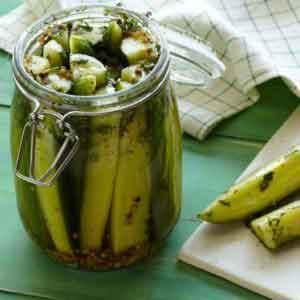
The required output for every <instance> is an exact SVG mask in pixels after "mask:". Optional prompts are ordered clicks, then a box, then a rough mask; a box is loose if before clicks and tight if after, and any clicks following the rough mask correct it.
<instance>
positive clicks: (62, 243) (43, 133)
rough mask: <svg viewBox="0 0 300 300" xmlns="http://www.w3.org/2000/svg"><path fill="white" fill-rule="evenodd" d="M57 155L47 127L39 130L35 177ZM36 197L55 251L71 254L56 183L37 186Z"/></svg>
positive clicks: (61, 200) (47, 166)
mask: <svg viewBox="0 0 300 300" xmlns="http://www.w3.org/2000/svg"><path fill="white" fill-rule="evenodd" d="M56 154H57V144H56V139H55V137H54V136H53V133H52V132H51V131H50V129H49V126H45V128H42V129H39V130H38V132H37V138H36V148H35V159H36V163H35V169H34V171H35V176H37V177H38V178H39V177H40V176H42V175H43V174H44V172H45V171H46V170H47V169H48V168H49V165H50V163H51V162H52V161H54V158H55V156H56ZM36 189H37V195H38V199H39V203H40V207H41V210H42V212H43V216H44V218H45V221H46V224H47V227H48V230H49V232H50V235H51V238H52V240H53V243H54V245H55V247H56V249H57V250H58V251H59V252H62V253H67V254H73V250H72V246H71V243H70V240H69V236H68V230H67V224H66V220H65V216H64V213H63V212H64V210H63V204H62V203H63V199H62V195H61V194H60V190H59V183H58V182H57V181H56V182H55V183H54V184H53V185H52V186H50V187H41V186H37V187H36Z"/></svg>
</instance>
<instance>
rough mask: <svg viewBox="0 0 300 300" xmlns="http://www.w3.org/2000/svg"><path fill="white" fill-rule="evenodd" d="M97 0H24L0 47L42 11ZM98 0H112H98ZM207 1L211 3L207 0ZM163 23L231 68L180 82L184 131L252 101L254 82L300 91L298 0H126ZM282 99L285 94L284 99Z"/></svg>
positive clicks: (6, 21)
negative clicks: (205, 83) (191, 83)
mask: <svg viewBox="0 0 300 300" xmlns="http://www.w3.org/2000/svg"><path fill="white" fill-rule="evenodd" d="M87 2H96V1H82V0H81V1H80V0H24V3H23V4H22V5H21V6H20V7H18V8H17V9H15V10H14V11H12V12H11V13H10V14H9V15H6V16H3V17H2V18H0V48H3V49H4V50H6V51H8V52H11V51H12V49H13V47H14V45H15V43H16V41H17V39H18V36H19V34H20V33H21V32H22V31H23V30H24V28H26V27H27V26H28V25H29V24H31V23H32V22H33V21H34V20H36V19H37V18H38V17H40V16H42V15H43V14H45V13H51V12H52V11H55V10H57V9H59V8H60V7H66V6H69V5H70V4H71V5H72V4H78V3H87ZM98 2H101V3H103V2H107V3H109V2H114V1H109V0H106V1H105V0H102V1H101V0H98ZM208 2H209V5H208V4H207V3H208ZM123 3H124V4H125V6H126V7H129V8H131V9H135V10H137V11H140V12H146V11H149V10H150V11H152V12H153V13H154V17H155V18H157V19H158V20H160V21H161V22H163V23H165V24H172V25H175V26H179V27H181V28H183V29H184V30H186V31H190V32H192V33H194V34H196V35H198V36H199V37H200V38H202V39H204V40H207V41H208V42H209V44H210V45H211V46H212V47H213V49H214V50H215V52H216V53H217V54H218V56H219V58H220V59H221V60H222V61H223V62H224V63H225V65H226V67H227V70H226V73H225V75H224V77H223V78H222V79H219V80H217V81H216V82H214V83H213V84H212V86H210V87H209V88H208V89H206V90H201V89H198V88H190V87H184V86H180V87H177V94H178V95H179V98H180V101H179V107H180V113H181V120H182V126H183V128H184V130H185V132H187V133H189V134H190V135H192V136H194V137H196V138H198V139H203V138H204V137H205V136H206V135H207V134H208V133H209V132H210V131H211V130H212V129H213V128H214V127H215V126H216V125H217V124H218V123H219V122H220V121H221V120H223V119H225V118H228V117H230V116H232V115H233V114H235V113H237V112H239V111H241V110H243V109H245V108H247V107H249V106H251V105H252V104H254V103H255V102H256V101H257V100H258V98H259V95H258V93H257V91H256V89H255V87H256V86H257V85H258V84H260V83H262V82H264V81H267V80H269V79H271V78H274V77H277V76H281V77H282V78H283V79H284V81H285V82H286V84H287V85H288V86H289V87H290V88H291V89H292V90H293V91H294V93H295V94H296V95H298V96H300V89H299V82H300V2H299V0H210V1H208V0H151V1H150V0H126V1H123ZM282 100H283V101H284V99H282Z"/></svg>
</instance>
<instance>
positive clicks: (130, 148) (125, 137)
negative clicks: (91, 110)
mask: <svg viewBox="0 0 300 300" xmlns="http://www.w3.org/2000/svg"><path fill="white" fill-rule="evenodd" d="M148 134H149V133H148V127H147V121H146V112H145V110H144V109H137V110H135V111H132V112H126V115H125V114H124V115H123V118H122V120H121V138H120V152H119V162H118V171H117V176H116V181H115V190H114V195H113V201H112V208H111V217H110V243H111V247H112V250H113V252H114V253H115V254H116V255H118V254H120V253H123V252H126V251H127V250H129V249H132V248H139V247H146V246H147V242H148V239H149V222H150V209H151V203H150V192H151V170H150V145H149V139H148Z"/></svg>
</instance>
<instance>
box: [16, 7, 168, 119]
mask: <svg viewBox="0 0 300 300" xmlns="http://www.w3.org/2000/svg"><path fill="white" fill-rule="evenodd" d="M100 10H102V11H104V10H105V11H111V12H113V13H125V14H128V15H130V16H132V17H134V18H136V19H137V20H138V21H139V22H140V23H141V24H142V26H143V27H145V28H146V29H147V30H149V32H150V33H151V34H152V35H153V36H154V37H155V39H156V40H157V42H158V43H159V45H160V49H161V50H160V51H161V52H160V57H159V60H158V62H157V63H156V65H155V67H154V69H153V70H152V71H151V72H150V73H149V74H148V75H147V76H146V77H145V78H144V79H143V80H142V81H140V82H139V83H137V84H135V85H134V86H133V87H131V88H129V89H128V90H124V91H119V92H115V93H113V94H108V95H100V96H98V95H95V96H76V95H69V94H63V93H59V92H56V91H54V90H51V89H49V88H47V87H45V86H43V85H41V84H40V83H38V82H37V81H35V80H34V79H33V78H32V77H31V76H30V75H29V74H28V73H27V72H26V70H25V68H24V65H23V61H24V57H25V55H26V53H27V51H28V49H29V48H30V46H32V44H33V43H34V42H35V41H36V40H37V38H38V37H39V36H40V34H41V33H42V32H43V31H44V30H45V29H46V28H47V26H48V25H49V24H52V23H54V22H55V24H62V23H66V22H69V21H70V20H72V21H73V20H79V19H84V18H85V19H86V18H89V17H90V16H91V15H93V14H95V15H98V16H99V12H100ZM12 66H13V74H14V79H15V82H16V84H17V86H18V88H19V90H20V91H21V92H22V93H23V94H24V95H25V97H26V98H27V99H28V100H31V101H33V102H39V103H40V104H42V105H43V106H46V107H48V108H53V109H55V110H60V111H65V112H68V111H74V110H76V111H83V112H84V111H91V110H92V111H96V110H97V111H103V113H109V112H114V111H121V110H124V109H129V108H131V107H135V106H137V105H139V104H141V103H143V102H145V101H147V100H149V99H151V97H152V96H153V95H154V94H155V93H157V92H158V91H159V90H160V89H161V88H162V87H163V86H164V84H165V82H166V80H168V78H169V72H170V55H169V52H168V50H167V46H166V41H165V39H164V37H163V36H162V34H161V32H160V30H159V28H158V25H157V24H156V23H155V22H154V21H153V20H149V19H148V18H147V17H146V16H142V15H139V14H136V13H134V12H132V11H129V10H126V9H123V8H119V7H109V6H104V5H91V6H80V7H74V8H72V9H69V10H64V11H61V12H59V13H56V14H55V17H54V16H48V17H46V18H44V19H41V20H40V21H38V22H36V23H34V24H33V25H32V26H31V27H30V28H29V29H27V30H26V31H25V32H24V33H23V34H22V36H21V38H20V39H19V42H18V44H17V46H16V48H15V51H14V55H13V61H12Z"/></svg>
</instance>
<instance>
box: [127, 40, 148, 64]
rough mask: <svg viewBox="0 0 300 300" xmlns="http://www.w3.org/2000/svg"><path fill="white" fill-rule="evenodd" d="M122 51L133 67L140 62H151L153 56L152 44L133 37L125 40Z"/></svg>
mask: <svg viewBox="0 0 300 300" xmlns="http://www.w3.org/2000/svg"><path fill="white" fill-rule="evenodd" d="M121 50H122V52H123V53H124V55H125V56H126V57H127V60H128V62H129V64H131V65H133V64H136V63H138V62H140V61H144V60H146V61H147V60H151V59H152V56H153V49H152V45H151V44H149V43H145V42H143V41H140V40H138V39H135V38H133V37H129V38H125V39H123V41H122V44H121Z"/></svg>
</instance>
